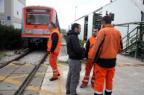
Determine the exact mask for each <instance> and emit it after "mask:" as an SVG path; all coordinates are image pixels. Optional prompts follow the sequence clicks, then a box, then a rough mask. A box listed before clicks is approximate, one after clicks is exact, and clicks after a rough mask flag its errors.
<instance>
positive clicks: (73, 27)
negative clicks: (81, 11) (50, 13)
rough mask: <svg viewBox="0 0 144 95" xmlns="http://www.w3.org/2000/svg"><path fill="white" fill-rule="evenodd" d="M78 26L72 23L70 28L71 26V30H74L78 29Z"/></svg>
mask: <svg viewBox="0 0 144 95" xmlns="http://www.w3.org/2000/svg"><path fill="white" fill-rule="evenodd" d="M79 26H80V24H78V23H74V24H72V26H71V30H74V29H75V28H79Z"/></svg>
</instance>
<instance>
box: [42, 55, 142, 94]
mask: <svg viewBox="0 0 144 95" xmlns="http://www.w3.org/2000/svg"><path fill="white" fill-rule="evenodd" d="M117 63H118V65H117V67H116V76H115V79H114V90H113V95H143V93H144V75H143V74H144V66H143V64H144V63H143V62H141V61H139V60H137V59H134V58H129V57H125V56H121V55H119V56H118V62H117ZM58 66H59V69H60V71H61V77H60V79H59V80H57V81H54V82H50V81H49V78H50V77H51V76H52V72H51V69H50V68H48V69H47V73H46V75H45V78H44V81H43V84H42V87H41V91H40V93H39V95H65V84H66V77H67V72H68V64H62V63H61V64H59V65H58ZM84 67H85V66H84V65H82V71H81V79H80V83H81V80H82V78H83V76H84V72H85V71H84ZM93 92H94V91H93V89H92V88H91V85H90V84H89V85H88V87H87V88H85V89H80V88H79V87H78V94H79V95H93Z"/></svg>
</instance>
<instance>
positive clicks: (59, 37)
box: [47, 29, 61, 78]
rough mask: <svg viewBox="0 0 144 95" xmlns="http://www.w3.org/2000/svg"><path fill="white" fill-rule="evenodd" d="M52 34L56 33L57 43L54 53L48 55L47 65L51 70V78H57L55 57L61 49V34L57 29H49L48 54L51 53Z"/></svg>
mask: <svg viewBox="0 0 144 95" xmlns="http://www.w3.org/2000/svg"><path fill="white" fill-rule="evenodd" d="M54 33H57V35H58V42H57V46H56V48H55V50H54V52H52V53H50V56H49V64H50V66H51V67H52V70H53V78H57V77H58V76H59V71H58V67H57V57H58V55H59V52H60V49H61V34H60V32H59V30H58V29H51V33H50V37H49V40H48V44H47V47H48V52H51V48H52V41H53V40H52V35H53V34H54Z"/></svg>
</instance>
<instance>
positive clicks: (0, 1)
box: [0, 0, 4, 13]
mask: <svg viewBox="0 0 144 95" xmlns="http://www.w3.org/2000/svg"><path fill="white" fill-rule="evenodd" d="M0 13H4V0H0Z"/></svg>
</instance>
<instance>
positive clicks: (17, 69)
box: [0, 51, 48, 95]
mask: <svg viewBox="0 0 144 95" xmlns="http://www.w3.org/2000/svg"><path fill="white" fill-rule="evenodd" d="M47 56H48V54H47V53H46V52H38V51H36V52H32V53H29V54H28V55H27V56H26V55H25V56H24V57H21V58H20V59H19V61H18V62H19V63H21V62H23V61H26V63H25V64H22V65H19V64H15V61H14V62H12V63H11V62H10V63H9V64H8V65H6V66H4V67H3V68H1V69H0V95H23V94H22V93H25V92H26V89H27V88H28V87H29V86H30V85H32V84H31V81H33V80H34V81H35V80H36V76H37V77H38V78H39V77H41V83H42V80H43V77H44V75H45V72H46V69H47V65H42V64H43V63H44V62H45V60H46V58H47ZM29 61H32V62H30V63H29ZM37 73H38V74H37ZM36 74H37V75H36ZM38 82H39V81H38ZM41 83H39V85H41ZM24 95H33V94H24Z"/></svg>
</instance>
